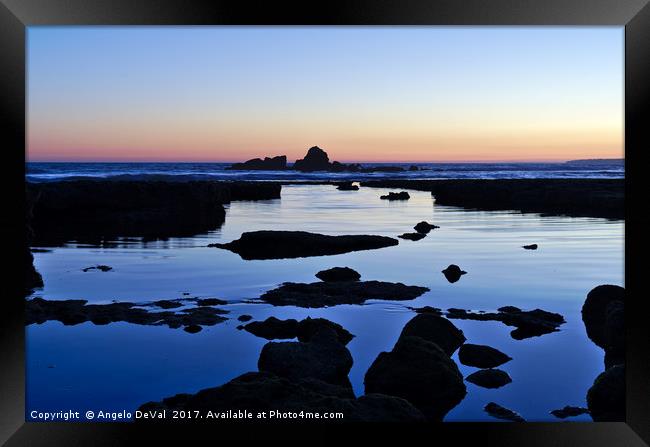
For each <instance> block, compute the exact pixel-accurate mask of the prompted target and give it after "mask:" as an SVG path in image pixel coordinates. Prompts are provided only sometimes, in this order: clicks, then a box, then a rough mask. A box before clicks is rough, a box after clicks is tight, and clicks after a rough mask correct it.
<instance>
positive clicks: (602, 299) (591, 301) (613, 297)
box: [582, 284, 625, 349]
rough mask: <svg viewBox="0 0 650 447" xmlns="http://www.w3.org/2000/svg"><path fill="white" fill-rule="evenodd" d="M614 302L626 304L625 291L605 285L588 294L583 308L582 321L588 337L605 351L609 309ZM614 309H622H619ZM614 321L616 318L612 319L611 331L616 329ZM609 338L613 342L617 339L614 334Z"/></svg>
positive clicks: (621, 288) (618, 287)
mask: <svg viewBox="0 0 650 447" xmlns="http://www.w3.org/2000/svg"><path fill="white" fill-rule="evenodd" d="M614 302H619V303H620V304H621V305H623V304H624V303H625V289H624V288H623V287H620V286H615V285H610V284H605V285H600V286H597V287H595V288H594V289H592V290H591V291H590V292H589V293H588V294H587V299H586V300H585V303H584V304H583V306H582V321H583V322H584V324H585V329H586V330H587V336H588V337H589V338H590V339H591V340H592V341H593V342H594V343H595V344H596V345H598V346H600V347H601V348H603V349H605V348H607V347H608V346H607V340H606V338H607V336H606V329H605V326H606V321H607V309H608V306H609V305H610V304H612V303H614ZM613 309H614V310H616V309H621V308H620V307H617V308H613ZM613 320H614V318H612V321H611V323H612V326H610V329H614V326H613V324H614V321H613ZM621 335H622V334H621ZM609 337H610V338H612V340H614V339H615V338H616V337H614V334H612V333H610V334H609Z"/></svg>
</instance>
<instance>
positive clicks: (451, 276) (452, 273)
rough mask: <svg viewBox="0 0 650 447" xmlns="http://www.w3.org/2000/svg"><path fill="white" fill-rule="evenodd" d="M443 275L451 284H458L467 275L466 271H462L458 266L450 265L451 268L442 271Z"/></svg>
mask: <svg viewBox="0 0 650 447" xmlns="http://www.w3.org/2000/svg"><path fill="white" fill-rule="evenodd" d="M442 274H443V275H445V278H447V281H449V282H450V283H455V282H457V281H458V280H459V279H460V277H461V276H463V275H465V274H467V272H466V271H465V270H461V269H460V267H458V266H457V265H456V264H450V265H449V267H447V268H446V269H444V270H443V271H442Z"/></svg>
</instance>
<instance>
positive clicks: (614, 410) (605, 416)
mask: <svg viewBox="0 0 650 447" xmlns="http://www.w3.org/2000/svg"><path fill="white" fill-rule="evenodd" d="M587 407H588V408H589V412H590V413H591V417H592V418H593V420H594V421H595V422H624V421H625V365H615V366H612V367H611V368H609V369H607V370H606V371H605V372H603V373H601V374H600V375H599V376H598V377H596V380H595V381H594V384H593V385H592V387H591V388H589V391H588V392H587Z"/></svg>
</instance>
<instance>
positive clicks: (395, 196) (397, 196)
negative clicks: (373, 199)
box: [379, 191, 411, 200]
mask: <svg viewBox="0 0 650 447" xmlns="http://www.w3.org/2000/svg"><path fill="white" fill-rule="evenodd" d="M379 198H380V199H383V200H408V199H410V198H411V196H410V195H409V193H408V192H406V191H401V192H389V193H388V194H386V195H384V196H380V197H379Z"/></svg>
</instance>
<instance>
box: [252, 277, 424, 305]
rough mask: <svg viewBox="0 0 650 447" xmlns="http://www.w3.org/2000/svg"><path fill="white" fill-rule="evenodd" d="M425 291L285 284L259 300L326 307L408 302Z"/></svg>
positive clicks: (375, 284)
mask: <svg viewBox="0 0 650 447" xmlns="http://www.w3.org/2000/svg"><path fill="white" fill-rule="evenodd" d="M428 290H429V289H428V288H426V287H418V286H407V285H404V284H402V283H391V282H384V281H336V282H314V283H309V284H305V283H293V282H286V283H284V284H282V285H281V286H280V287H278V288H277V289H273V290H269V291H267V292H265V293H264V294H263V295H262V296H261V297H260V299H262V300H263V301H266V302H267V303H270V304H273V305H274V306H298V307H326V306H335V305H337V304H362V303H363V302H365V301H366V300H373V299H376V300H400V301H404V300H412V299H415V298H417V297H418V296H420V295H422V294H423V293H424V292H427V291H428Z"/></svg>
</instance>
